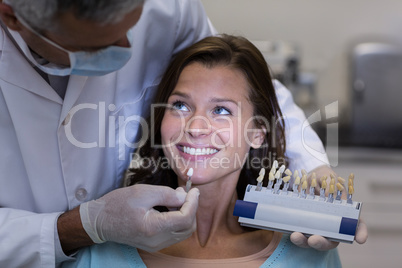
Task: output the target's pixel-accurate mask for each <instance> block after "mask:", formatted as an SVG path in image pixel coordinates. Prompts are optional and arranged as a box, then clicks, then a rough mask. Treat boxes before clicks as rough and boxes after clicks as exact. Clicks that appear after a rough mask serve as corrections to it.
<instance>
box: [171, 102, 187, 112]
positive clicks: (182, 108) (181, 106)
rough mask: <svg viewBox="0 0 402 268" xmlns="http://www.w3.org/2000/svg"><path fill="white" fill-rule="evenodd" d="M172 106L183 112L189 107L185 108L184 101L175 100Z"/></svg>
mask: <svg viewBox="0 0 402 268" xmlns="http://www.w3.org/2000/svg"><path fill="white" fill-rule="evenodd" d="M172 108H173V109H175V110H180V111H184V112H188V111H189V109H188V108H187V106H186V105H185V104H184V102H182V101H175V102H174V103H173V104H172Z"/></svg>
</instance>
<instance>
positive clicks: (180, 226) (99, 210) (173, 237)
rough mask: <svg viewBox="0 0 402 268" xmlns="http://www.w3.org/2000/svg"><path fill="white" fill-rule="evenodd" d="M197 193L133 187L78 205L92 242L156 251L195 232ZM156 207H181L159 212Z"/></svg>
mask: <svg viewBox="0 0 402 268" xmlns="http://www.w3.org/2000/svg"><path fill="white" fill-rule="evenodd" d="M198 196H199V190H198V189H196V188H194V189H192V190H191V191H189V193H188V194H187V193H185V192H184V191H183V190H182V189H178V190H173V189H171V188H169V187H165V186H153V185H145V184H140V185H134V186H130V187H125V188H121V189H117V190H114V191H112V192H110V193H108V194H106V195H105V196H103V197H101V198H100V199H97V200H93V201H90V202H87V203H83V204H81V206H80V216H81V221H82V224H83V226H84V229H85V231H86V232H87V233H88V235H89V236H90V237H91V239H92V240H93V241H94V242H95V243H102V242H105V241H113V242H117V243H122V244H126V245H130V246H133V247H137V248H140V249H144V250H147V251H157V250H160V249H162V248H165V247H167V246H170V245H172V244H174V243H177V242H179V241H182V240H184V239H186V238H188V237H189V236H190V235H191V234H192V233H193V232H194V231H195V229H196V221H195V214H196V210H197V207H198ZM155 206H166V207H181V208H180V210H177V211H169V212H158V211H157V210H155V209H153V207H155Z"/></svg>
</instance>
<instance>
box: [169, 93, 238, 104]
mask: <svg viewBox="0 0 402 268" xmlns="http://www.w3.org/2000/svg"><path fill="white" fill-rule="evenodd" d="M173 95H177V96H180V97H183V98H189V97H190V96H189V94H187V93H183V92H180V91H176V92H173V93H172V94H171V95H170V96H173ZM209 102H211V103H221V102H231V103H234V104H235V105H236V106H239V104H238V101H235V100H232V99H226V98H212V99H210V100H209Z"/></svg>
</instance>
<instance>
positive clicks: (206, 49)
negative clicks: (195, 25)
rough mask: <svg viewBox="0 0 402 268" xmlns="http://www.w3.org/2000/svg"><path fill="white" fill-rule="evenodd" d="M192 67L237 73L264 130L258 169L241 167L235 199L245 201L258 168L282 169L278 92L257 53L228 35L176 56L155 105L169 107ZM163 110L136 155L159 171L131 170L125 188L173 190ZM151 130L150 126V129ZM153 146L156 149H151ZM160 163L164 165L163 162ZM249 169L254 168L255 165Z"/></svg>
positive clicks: (255, 155)
mask: <svg viewBox="0 0 402 268" xmlns="http://www.w3.org/2000/svg"><path fill="white" fill-rule="evenodd" d="M191 63H201V64H202V65H203V66H205V67H206V68H213V67H216V66H226V67H228V68H231V69H235V70H239V71H241V72H242V73H243V75H244V77H245V79H246V80H247V82H248V86H249V94H248V100H249V101H250V103H251V104H252V106H253V109H254V123H255V125H256V126H257V127H258V128H261V129H265V130H266V132H265V139H264V143H263V145H262V146H261V147H260V148H258V149H251V150H250V152H249V154H248V160H251V159H254V161H255V160H259V161H260V164H259V165H258V164H257V165H250V163H252V162H250V161H246V164H244V165H243V168H242V171H241V174H240V177H239V181H238V184H237V193H238V196H239V198H242V197H243V195H244V191H245V188H246V186H247V184H255V183H256V178H257V177H258V174H259V171H260V169H261V167H264V168H270V167H271V165H272V163H273V161H274V160H275V159H276V160H278V161H279V162H280V163H281V164H285V161H286V159H285V149H286V139H285V122H284V120H283V117H282V113H281V110H280V108H279V104H278V100H277V98H276V91H275V88H274V85H273V83H272V78H271V76H270V72H269V69H268V65H267V63H266V61H265V59H264V57H263V55H262V54H261V52H260V51H259V50H258V49H257V48H256V47H255V46H254V45H253V44H252V43H251V42H250V41H248V40H247V39H245V38H243V37H236V36H230V35H222V36H219V37H218V36H214V37H207V38H205V39H203V40H201V41H199V42H197V43H195V44H194V45H192V46H190V47H188V48H187V49H184V50H183V51H182V52H180V53H179V54H178V55H177V56H176V57H175V59H174V60H173V61H172V62H171V64H170V65H169V67H168V68H167V70H166V72H165V74H164V76H163V78H162V80H161V82H160V84H159V88H158V92H157V96H156V101H155V102H156V103H163V104H165V103H167V101H168V98H169V96H170V95H171V93H172V92H173V90H174V88H175V87H176V84H177V82H178V80H179V77H180V75H181V73H182V71H183V69H184V68H185V67H186V66H188V65H189V64H191ZM165 109H166V108H161V109H155V110H154V116H153V126H152V127H153V133H151V132H148V133H151V135H153V139H148V140H147V141H146V142H145V144H144V146H142V147H141V148H140V149H139V150H137V156H139V157H141V158H142V159H148V161H149V160H150V159H151V161H150V162H153V163H159V166H152V165H147V167H146V168H144V167H141V166H140V167H138V168H135V169H131V170H130V171H129V173H128V176H127V177H126V182H125V184H126V185H127V184H134V183H138V182H140V183H149V184H158V185H167V186H171V187H173V188H175V187H177V176H176V175H175V174H174V172H173V171H172V170H171V169H167V168H166V166H167V165H166V163H164V161H163V160H164V159H165V157H164V154H163V150H162V149H161V148H156V147H155V146H153V145H159V146H160V145H161V133H160V131H161V124H162V119H163V116H164V113H165ZM150 128H151V126H150ZM151 141H153V142H154V144H151ZM161 159H162V160H161ZM253 163H258V161H255V162H253Z"/></svg>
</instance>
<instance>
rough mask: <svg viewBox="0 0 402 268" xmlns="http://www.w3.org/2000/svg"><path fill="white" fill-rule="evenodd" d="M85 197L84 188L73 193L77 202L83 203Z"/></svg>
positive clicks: (86, 193)
mask: <svg viewBox="0 0 402 268" xmlns="http://www.w3.org/2000/svg"><path fill="white" fill-rule="evenodd" d="M87 195H88V192H87V190H85V189H84V188H79V189H77V191H75V198H77V200H78V201H85V198H86V197H87Z"/></svg>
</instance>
